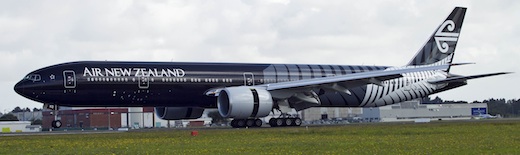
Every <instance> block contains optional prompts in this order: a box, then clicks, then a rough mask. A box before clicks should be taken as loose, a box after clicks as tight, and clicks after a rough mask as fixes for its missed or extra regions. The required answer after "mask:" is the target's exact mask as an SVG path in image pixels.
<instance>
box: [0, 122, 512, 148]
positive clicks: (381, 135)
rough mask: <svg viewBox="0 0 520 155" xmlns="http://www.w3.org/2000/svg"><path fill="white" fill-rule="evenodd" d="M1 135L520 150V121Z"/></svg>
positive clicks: (132, 143)
mask: <svg viewBox="0 0 520 155" xmlns="http://www.w3.org/2000/svg"><path fill="white" fill-rule="evenodd" d="M196 130H197V131H198V132H199V135H198V136H191V135H190V132H191V131H192V130H175V129H164V130H150V131H146V132H142V131H130V132H120V133H99V134H67V135H29V136H0V154H520V121H468V122H435V123H433V122H432V123H425V124H413V123H409V124H402V123H377V124H350V125H344V126H316V127H308V128H306V127H294V128H256V129H253V128H250V129H196Z"/></svg>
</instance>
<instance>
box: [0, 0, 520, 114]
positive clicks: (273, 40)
mask: <svg viewBox="0 0 520 155" xmlns="http://www.w3.org/2000/svg"><path fill="white" fill-rule="evenodd" d="M456 6H462V7H467V8H468V10H467V12H466V18H465V20H464V24H463V26H462V32H461V35H460V38H459V41H458V44H457V49H456V54H455V57H454V62H474V63H476V64H473V65H465V66H457V67H452V69H451V72H452V73H454V74H460V75H474V74H482V73H491V72H503V71H507V72H516V73H514V74H508V75H502V76H496V77H489V78H483V79H476V80H471V81H469V82H468V85H467V86H463V87H461V88H457V89H454V90H450V91H446V92H443V93H439V94H434V95H432V96H431V97H435V96H439V97H441V98H442V99H445V100H465V101H474V100H483V99H489V98H506V99H517V98H519V97H520V95H519V94H518V93H517V90H518V88H519V87H520V83H519V82H518V81H516V80H518V79H520V67H519V65H518V64H519V63H518V60H519V58H520V29H519V28H520V20H518V19H519V18H520V1H515V0H503V1H484V0H478V1H464V0H462V1H452V0H439V1H413V0H398V1H343V0H331V1H306V0H298V1H292V0H262V1H252V0H251V1H249V0H243V1H238V0H237V1H231V0H230V1H206V0H186V1H170V0H156V1H131V0H120V1H106V0H92V1H73V0H63V1H60V0H57V1H46V0H41V1H40V0H34V1H19V0H5V1H0V75H1V76H0V96H1V101H0V112H2V113H4V112H9V111H11V110H12V109H13V108H14V107H16V106H20V107H29V108H31V109H32V108H33V107H38V108H41V107H42V104H40V103H37V102H34V101H31V100H29V99H25V98H23V97H22V96H19V95H18V94H16V93H15V92H14V90H13V86H14V85H15V83H16V82H18V81H19V80H21V79H22V78H23V77H24V76H25V75H26V74H27V73H29V72H31V71H34V70H36V69H39V68H42V67H45V66H49V65H54V64H58V63H64V62H71V61H83V60H97V61H105V60H113V61H163V62H164V61H166V62H170V61H173V62H177V61H178V62H247V63H297V64H338V65H385V66H402V65H405V64H406V63H407V62H408V61H409V60H410V59H411V58H412V57H413V56H414V54H415V53H416V52H417V51H418V50H419V49H420V47H422V45H423V44H424V43H425V42H426V41H427V39H428V38H429V37H430V35H431V34H432V33H433V32H434V30H435V29H436V28H437V27H438V26H439V25H440V24H441V23H442V22H443V21H444V19H445V18H446V17H447V16H448V14H449V13H450V12H451V11H452V10H453V8H454V7H456Z"/></svg>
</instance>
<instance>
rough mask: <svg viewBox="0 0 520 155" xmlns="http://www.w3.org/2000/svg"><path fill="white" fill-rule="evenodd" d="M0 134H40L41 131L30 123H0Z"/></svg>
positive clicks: (37, 126) (39, 127)
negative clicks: (0, 130) (0, 132)
mask: <svg viewBox="0 0 520 155" xmlns="http://www.w3.org/2000/svg"><path fill="white" fill-rule="evenodd" d="M0 129H2V133H10V132H40V131H41V130H42V128H41V126H39V125H31V122H30V121H5V122H0Z"/></svg>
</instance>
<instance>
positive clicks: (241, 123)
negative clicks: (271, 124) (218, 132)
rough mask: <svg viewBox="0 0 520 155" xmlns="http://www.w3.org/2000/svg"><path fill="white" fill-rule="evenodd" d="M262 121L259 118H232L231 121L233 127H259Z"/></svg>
mask: <svg viewBox="0 0 520 155" xmlns="http://www.w3.org/2000/svg"><path fill="white" fill-rule="evenodd" d="M262 124H263V121H262V120H260V119H258V118H257V119H234V120H232V121H231V127H233V128H245V127H261V126H262Z"/></svg>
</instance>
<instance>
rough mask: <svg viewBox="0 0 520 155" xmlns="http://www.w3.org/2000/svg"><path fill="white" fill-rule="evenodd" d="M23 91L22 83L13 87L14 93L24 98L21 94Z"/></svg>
mask: <svg viewBox="0 0 520 155" xmlns="http://www.w3.org/2000/svg"><path fill="white" fill-rule="evenodd" d="M23 90H24V89H23V83H22V81H20V82H18V83H16V85H14V91H15V92H16V93H18V94H20V95H22V96H25V95H24V94H23Z"/></svg>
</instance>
